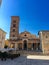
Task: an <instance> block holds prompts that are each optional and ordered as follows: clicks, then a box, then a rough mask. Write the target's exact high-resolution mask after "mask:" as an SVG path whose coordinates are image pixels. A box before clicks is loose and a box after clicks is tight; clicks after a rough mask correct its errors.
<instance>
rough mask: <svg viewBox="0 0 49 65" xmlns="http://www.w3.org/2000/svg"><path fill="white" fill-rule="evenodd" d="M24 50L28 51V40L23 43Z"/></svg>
mask: <svg viewBox="0 0 49 65" xmlns="http://www.w3.org/2000/svg"><path fill="white" fill-rule="evenodd" d="M23 49H24V50H27V40H24V41H23Z"/></svg>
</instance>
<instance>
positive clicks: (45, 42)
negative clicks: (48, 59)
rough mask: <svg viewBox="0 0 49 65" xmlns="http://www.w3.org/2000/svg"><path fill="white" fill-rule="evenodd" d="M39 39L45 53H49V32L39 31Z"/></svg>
mask: <svg viewBox="0 0 49 65" xmlns="http://www.w3.org/2000/svg"><path fill="white" fill-rule="evenodd" d="M39 37H40V44H41V45H40V47H41V48H42V51H43V53H49V31H44V30H43V31H39Z"/></svg>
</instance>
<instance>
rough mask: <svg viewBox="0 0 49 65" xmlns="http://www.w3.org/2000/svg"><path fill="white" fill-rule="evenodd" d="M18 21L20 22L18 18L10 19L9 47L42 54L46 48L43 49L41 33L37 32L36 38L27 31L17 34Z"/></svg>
mask: <svg viewBox="0 0 49 65" xmlns="http://www.w3.org/2000/svg"><path fill="white" fill-rule="evenodd" d="M19 21H20V18H19V16H12V17H11V27H10V40H9V41H10V47H11V48H15V49H17V50H32V51H43V52H44V51H45V50H46V48H45V47H43V45H44V43H45V42H44V43H43V41H42V40H44V39H42V38H41V37H42V35H43V33H42V34H41V31H39V36H38V37H37V36H36V35H34V34H31V33H30V32H28V31H24V32H21V33H19ZM42 32H43V31H42ZM48 32H49V31H48ZM48 34H49V33H48ZM48 38H49V37H48ZM48 43H49V42H48ZM44 49H45V50H44ZM48 49H49V47H48Z"/></svg>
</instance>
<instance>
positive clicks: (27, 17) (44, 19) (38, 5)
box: [0, 0, 49, 38]
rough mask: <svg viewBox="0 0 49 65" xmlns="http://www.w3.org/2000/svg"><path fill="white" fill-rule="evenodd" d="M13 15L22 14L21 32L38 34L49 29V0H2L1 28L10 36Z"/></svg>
mask: <svg viewBox="0 0 49 65" xmlns="http://www.w3.org/2000/svg"><path fill="white" fill-rule="evenodd" d="M11 16H20V23H19V32H23V31H25V30H26V31H29V32H30V33H32V34H36V35H37V34H38V31H40V30H49V0H2V5H1V8H0V28H2V29H3V30H5V31H6V32H7V35H6V38H9V33H10V23H11Z"/></svg>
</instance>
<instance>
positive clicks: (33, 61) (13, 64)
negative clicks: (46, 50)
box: [0, 55, 49, 65]
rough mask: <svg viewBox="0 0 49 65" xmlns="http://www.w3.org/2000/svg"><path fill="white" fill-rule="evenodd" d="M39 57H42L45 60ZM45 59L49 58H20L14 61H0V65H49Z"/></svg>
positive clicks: (48, 61)
mask: <svg viewBox="0 0 49 65" xmlns="http://www.w3.org/2000/svg"><path fill="white" fill-rule="evenodd" d="M41 57H43V58H44V59H45V60H44V59H42V58H41ZM46 57H47V58H49V56H39V57H38V56H33V55H32V56H27V57H26V56H20V57H19V58H16V59H14V60H11V59H7V60H6V61H1V60H0V65H49V60H47V59H46ZM40 58H41V59H40Z"/></svg>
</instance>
